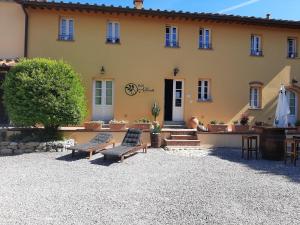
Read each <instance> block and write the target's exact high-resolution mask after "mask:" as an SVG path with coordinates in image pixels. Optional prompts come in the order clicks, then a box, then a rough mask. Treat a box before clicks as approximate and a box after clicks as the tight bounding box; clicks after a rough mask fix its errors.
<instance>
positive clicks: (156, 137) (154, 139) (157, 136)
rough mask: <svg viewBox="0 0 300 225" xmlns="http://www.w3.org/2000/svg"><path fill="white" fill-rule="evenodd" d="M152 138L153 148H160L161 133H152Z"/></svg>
mask: <svg viewBox="0 0 300 225" xmlns="http://www.w3.org/2000/svg"><path fill="white" fill-rule="evenodd" d="M150 139H151V147H152V148H160V146H161V134H160V133H159V134H151V133H150Z"/></svg>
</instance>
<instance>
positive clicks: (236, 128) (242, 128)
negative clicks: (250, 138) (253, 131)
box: [231, 124, 249, 132]
mask: <svg viewBox="0 0 300 225" xmlns="http://www.w3.org/2000/svg"><path fill="white" fill-rule="evenodd" d="M231 130H232V132H247V131H249V126H248V125H235V124H233V125H231Z"/></svg>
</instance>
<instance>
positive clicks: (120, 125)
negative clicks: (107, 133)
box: [109, 123, 126, 130]
mask: <svg viewBox="0 0 300 225" xmlns="http://www.w3.org/2000/svg"><path fill="white" fill-rule="evenodd" d="M109 128H110V129H111V130H125V129H126V123H110V124H109Z"/></svg>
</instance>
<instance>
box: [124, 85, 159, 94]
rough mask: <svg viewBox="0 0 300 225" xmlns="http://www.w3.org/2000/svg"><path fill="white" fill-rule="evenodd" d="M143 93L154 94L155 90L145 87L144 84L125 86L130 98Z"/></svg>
mask: <svg viewBox="0 0 300 225" xmlns="http://www.w3.org/2000/svg"><path fill="white" fill-rule="evenodd" d="M143 92H154V89H150V88H148V87H145V85H144V84H134V83H128V84H126V86H125V93H126V94H127V95H129V96H134V95H136V94H138V93H143Z"/></svg>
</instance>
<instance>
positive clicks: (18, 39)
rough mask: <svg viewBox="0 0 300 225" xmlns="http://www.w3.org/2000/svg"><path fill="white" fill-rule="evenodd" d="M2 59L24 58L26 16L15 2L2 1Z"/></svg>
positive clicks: (0, 41) (0, 9)
mask: <svg viewBox="0 0 300 225" xmlns="http://www.w3.org/2000/svg"><path fill="white" fill-rule="evenodd" d="M0 27H1V35H0V58H2V59H3V58H6V59H11V58H21V57H23V56H24V37H25V14H24V12H23V9H22V6H21V5H20V4H18V3H16V2H15V1H10V0H0Z"/></svg>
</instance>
